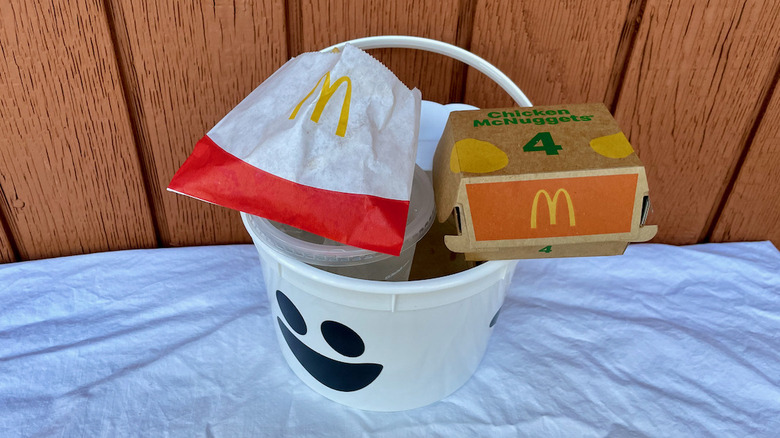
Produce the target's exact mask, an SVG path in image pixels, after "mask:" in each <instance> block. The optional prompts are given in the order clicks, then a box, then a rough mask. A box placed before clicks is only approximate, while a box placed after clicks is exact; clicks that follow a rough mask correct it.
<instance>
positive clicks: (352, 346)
mask: <svg viewBox="0 0 780 438" xmlns="http://www.w3.org/2000/svg"><path fill="white" fill-rule="evenodd" d="M320 330H322V337H323V338H325V342H327V343H328V345H330V346H331V348H333V349H334V350H336V351H337V352H339V353H341V354H343V355H344V356H347V357H358V356H360V355H361V354H363V352H364V351H366V346H365V344H363V340H362V339H360V336H359V335H358V334H357V333H355V332H354V331H353V330H352V329H351V328H349V327H347V326H345V325H344V324H341V323H339V322H336V321H325V322H323V323H322V326H321V327H320Z"/></svg>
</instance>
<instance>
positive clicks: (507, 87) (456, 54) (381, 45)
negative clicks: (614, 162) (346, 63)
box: [321, 35, 532, 106]
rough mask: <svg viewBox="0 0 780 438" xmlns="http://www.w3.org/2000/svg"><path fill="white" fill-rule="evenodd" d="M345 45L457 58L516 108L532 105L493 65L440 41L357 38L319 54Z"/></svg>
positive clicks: (387, 36)
mask: <svg viewBox="0 0 780 438" xmlns="http://www.w3.org/2000/svg"><path fill="white" fill-rule="evenodd" d="M345 44H352V45H353V46H355V47H357V48H359V49H363V50H369V49H417V50H424V51H427V52H433V53H438V54H440V55H445V56H449V57H450V58H453V59H457V60H458V61H461V62H463V63H465V64H468V65H469V66H471V67H474V68H475V69H477V70H479V71H480V72H482V73H484V74H485V75H486V76H487V77H489V78H490V79H492V80H493V81H495V82H496V83H497V84H498V85H499V86H500V87H501V88H502V89H503V90H504V91H506V92H507V94H509V96H510V97H512V99H513V100H514V101H515V103H517V104H518V105H520V106H532V104H531V101H530V100H528V98H527V97H526V96H525V93H523V91H522V90H521V89H520V87H518V86H517V85H516V84H515V83H514V82H512V80H511V79H509V77H508V76H507V75H505V74H504V72H502V71H501V70H499V69H498V68H496V66H494V65H493V64H491V63H489V62H487V61H485V60H484V59H482V58H480V57H479V56H477V55H475V54H473V53H471V52H469V51H468V50H465V49H462V48H460V47H458V46H454V45H452V44H449V43H445V42H443V41H438V40H432V39H429V38H422V37H415V36H408V35H381V36H371V37H365V38H357V39H354V40H349V41H345V42H343V43H338V44H334V45H332V46H330V47H327V48H324V49H322V50H321V52H330V51H332V50H333V49H341V48H342V47H344V45H345Z"/></svg>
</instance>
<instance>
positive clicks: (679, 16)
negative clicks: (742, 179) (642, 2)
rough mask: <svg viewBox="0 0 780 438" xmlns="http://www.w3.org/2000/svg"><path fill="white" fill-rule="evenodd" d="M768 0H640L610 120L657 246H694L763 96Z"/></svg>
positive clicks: (768, 55) (769, 66) (776, 31)
mask: <svg viewBox="0 0 780 438" xmlns="http://www.w3.org/2000/svg"><path fill="white" fill-rule="evenodd" d="M778 17H780V4H778V3H777V2H775V1H773V0H764V1H747V0H713V1H709V2H707V3H706V4H705V3H703V2H688V1H683V0H674V1H670V0H648V3H647V8H646V9H645V12H644V16H643V19H642V23H641V25H640V29H639V34H638V36H637V42H636V44H635V49H634V53H633V54H632V56H631V60H630V62H629V66H628V69H627V73H626V77H625V80H624V82H623V88H622V90H621V92H620V99H619V102H618V105H617V110H616V117H617V119H618V121H619V122H620V124H621V126H622V127H623V129H624V131H625V132H626V135H627V136H628V137H629V139H630V140H631V143H632V144H633V145H634V146H635V148H636V149H637V150H638V153H639V156H640V157H641V158H642V161H643V162H644V163H645V165H646V167H647V170H648V178H649V183H650V196H651V199H652V200H653V206H654V211H653V217H652V219H651V223H657V224H658V225H659V233H658V236H657V237H656V240H657V241H663V242H667V243H675V244H688V243H695V242H699V241H701V240H702V239H703V237H704V235H705V234H706V233H707V231H708V229H709V226H710V222H711V221H712V218H713V215H714V214H715V211H716V209H717V206H718V204H719V201H720V199H721V197H722V196H723V193H724V191H725V188H726V186H727V184H728V182H729V181H730V179H731V176H732V174H733V172H734V170H735V166H736V164H737V161H738V159H739V156H740V152H741V150H742V148H743V147H744V144H745V142H746V139H747V135H748V133H749V131H750V128H751V126H752V124H753V121H754V119H755V118H756V117H757V116H758V110H759V107H760V106H761V102H762V99H763V97H764V96H765V95H766V93H767V90H768V87H769V84H770V83H771V78H772V75H773V74H774V70H773V65H774V63H775V59H776V55H777V52H778V48H780V20H778Z"/></svg>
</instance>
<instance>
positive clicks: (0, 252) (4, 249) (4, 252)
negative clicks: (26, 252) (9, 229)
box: [0, 217, 17, 263]
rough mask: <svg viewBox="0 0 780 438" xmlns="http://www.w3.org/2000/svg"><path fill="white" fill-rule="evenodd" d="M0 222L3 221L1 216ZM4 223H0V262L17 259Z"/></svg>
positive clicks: (9, 261)
mask: <svg viewBox="0 0 780 438" xmlns="http://www.w3.org/2000/svg"><path fill="white" fill-rule="evenodd" d="M0 222H4V221H3V218H2V217H0ZM5 225H6V224H5V223H0V263H11V262H15V261H17V260H16V255H15V254H14V250H13V248H12V247H11V241H10V239H9V238H8V235H7V234H6V226H5Z"/></svg>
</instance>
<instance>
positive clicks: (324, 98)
mask: <svg viewBox="0 0 780 438" xmlns="http://www.w3.org/2000/svg"><path fill="white" fill-rule="evenodd" d="M320 82H322V93H320V97H319V98H318V99H317V104H316V105H314V112H312V113H311V121H312V122H314V123H319V121H320V116H321V115H322V111H323V110H324V109H325V104H327V103H328V101H329V100H330V98H331V96H333V93H335V92H336V90H338V88H339V86H340V85H341V84H342V83H344V82H346V83H347V92H346V94H344V102H343V103H342V104H341V115H340V116H339V124H338V126H337V127H336V135H338V136H339V137H344V134H346V133H347V121H348V120H349V102H350V101H351V100H352V81H351V80H350V79H349V76H342V77H340V78H338V79H336V82H334V83H333V85H331V84H330V72H327V73H325V76H323V77H321V78H320V80H319V81H317V83H316V84H315V85H314V88H312V89H311V91H309V94H307V95H306V97H304V98H303V100H301V101H300V102H298V105H297V106H296V107H295V109H294V110H293V112H292V114H290V120H292V119H294V118H295V116H296V115H297V114H298V110H300V109H301V106H303V103H304V102H306V100H308V99H309V97H311V95H312V94H314V92H315V91H316V90H317V87H318V86H319V85H320Z"/></svg>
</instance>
